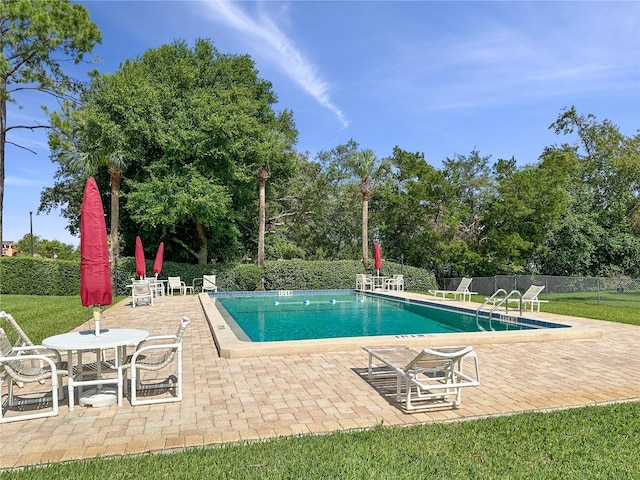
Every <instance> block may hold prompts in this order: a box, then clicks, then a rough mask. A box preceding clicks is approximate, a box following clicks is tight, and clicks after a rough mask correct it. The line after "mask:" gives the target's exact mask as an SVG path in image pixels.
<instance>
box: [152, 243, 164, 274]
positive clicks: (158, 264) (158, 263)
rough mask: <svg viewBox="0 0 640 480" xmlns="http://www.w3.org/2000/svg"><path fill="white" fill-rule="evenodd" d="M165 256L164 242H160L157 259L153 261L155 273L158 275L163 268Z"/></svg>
mask: <svg viewBox="0 0 640 480" xmlns="http://www.w3.org/2000/svg"><path fill="white" fill-rule="evenodd" d="M163 258H164V242H160V245H158V252H157V253H156V261H155V262H154V263H153V273H155V274H156V275H157V274H159V273H160V271H161V270H162V259H163Z"/></svg>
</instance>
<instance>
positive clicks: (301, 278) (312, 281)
mask: <svg viewBox="0 0 640 480" xmlns="http://www.w3.org/2000/svg"><path fill="white" fill-rule="evenodd" d="M358 273H372V272H371V271H368V272H367V271H365V269H364V267H363V266H362V263H361V262H359V261H352V260H337V261H314V262H307V261H301V260H282V261H271V262H266V263H265V288H266V289H267V290H322V289H334V288H335V289H343V288H355V283H356V274H358ZM373 273H375V272H373ZM396 274H403V275H404V281H405V289H407V290H412V291H426V290H428V289H430V288H431V289H435V288H437V283H436V280H435V277H434V276H433V273H431V272H429V271H428V270H423V269H421V268H416V267H409V266H406V265H400V264H397V263H392V262H388V261H387V262H384V264H383V268H382V269H381V271H380V275H383V276H385V277H390V276H392V275H396Z"/></svg>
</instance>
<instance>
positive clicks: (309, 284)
mask: <svg viewBox="0 0 640 480" xmlns="http://www.w3.org/2000/svg"><path fill="white" fill-rule="evenodd" d="M358 273H371V272H370V271H369V272H366V271H365V269H364V267H363V266H362V264H361V263H360V262H358V261H350V260H340V261H314V262H309V261H302V260H279V261H269V262H266V264H265V268H264V269H263V268H261V267H259V266H257V265H253V264H226V265H219V264H213V265H192V264H186V263H175V262H164V263H163V265H162V272H160V275H158V278H161V279H165V278H167V277H169V276H171V277H180V278H181V279H182V280H183V281H184V282H185V283H187V284H188V285H190V284H192V283H193V280H194V279H196V278H201V277H202V275H204V274H215V275H216V282H217V284H218V289H219V290H222V291H252V290H260V289H262V288H264V289H266V290H319V289H348V288H354V287H355V278H356V274H358ZM380 273H381V275H384V276H391V275H394V274H400V273H402V274H404V278H405V288H406V289H407V290H412V291H426V290H428V289H430V288H437V284H436V281H435V278H434V276H433V274H432V273H431V272H429V271H427V270H423V269H420V268H415V267H409V266H406V265H400V264H397V263H392V262H385V263H384V265H383V269H382V270H381V272H380ZM147 275H148V276H152V275H153V262H152V261H148V262H147ZM134 277H135V259H134V258H132V257H125V258H120V259H119V260H118V263H117V265H116V292H115V294H116V295H129V293H130V292H129V289H128V288H127V285H129V284H130V283H131V279H132V278H134ZM0 294H13V295H54V296H65V295H79V294H80V264H79V262H72V261H65V260H51V259H44V258H38V257H28V256H23V257H3V258H1V259H0Z"/></svg>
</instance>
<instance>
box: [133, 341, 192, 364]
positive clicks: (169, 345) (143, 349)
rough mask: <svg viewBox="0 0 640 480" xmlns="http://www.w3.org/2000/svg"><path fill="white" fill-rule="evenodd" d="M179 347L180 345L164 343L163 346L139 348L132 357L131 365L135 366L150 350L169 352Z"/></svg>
mask: <svg viewBox="0 0 640 480" xmlns="http://www.w3.org/2000/svg"><path fill="white" fill-rule="evenodd" d="M178 347H180V343H163V344H161V345H149V346H146V347H142V348H139V349H137V350H136V351H135V352H134V353H133V355H131V364H134V363H135V362H136V360H137V359H138V357H139V356H140V355H142V354H143V353H145V352H148V351H150V350H169V349H172V348H178Z"/></svg>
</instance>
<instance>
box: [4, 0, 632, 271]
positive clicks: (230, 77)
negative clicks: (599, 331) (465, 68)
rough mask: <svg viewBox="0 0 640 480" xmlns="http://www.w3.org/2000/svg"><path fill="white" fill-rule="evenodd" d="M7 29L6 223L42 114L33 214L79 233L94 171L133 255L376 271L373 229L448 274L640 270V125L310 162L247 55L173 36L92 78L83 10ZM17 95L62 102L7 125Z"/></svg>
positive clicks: (66, 0) (35, 14) (47, 4)
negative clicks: (485, 148) (19, 140)
mask: <svg viewBox="0 0 640 480" xmlns="http://www.w3.org/2000/svg"><path fill="white" fill-rule="evenodd" d="M0 26H1V27H2V28H1V34H0V46H1V47H2V52H3V56H2V58H0V119H1V121H0V236H1V232H2V223H1V222H2V197H3V186H4V147H5V145H6V144H7V143H12V142H11V140H8V139H7V133H11V132H13V131H14V130H15V129H20V128H22V129H24V128H27V129H34V128H47V129H49V131H50V135H49V145H50V149H51V157H52V160H53V161H54V162H56V163H57V165H58V170H57V172H56V174H55V178H54V185H53V186H52V187H50V188H46V189H45V190H44V191H43V192H42V196H41V205H40V211H44V212H49V211H51V209H53V208H60V209H61V211H62V214H63V216H64V217H65V218H66V220H67V222H68V227H67V228H68V230H69V231H70V232H71V233H72V234H77V233H78V227H79V215H80V204H81V199H82V192H83V187H84V183H85V179H86V178H87V176H89V175H93V176H95V177H96V179H97V181H98V184H99V185H100V188H101V191H102V193H103V195H104V203H105V206H106V211H107V214H108V217H109V221H108V222H107V225H108V229H109V234H110V246H111V255H112V257H113V259H112V260H115V259H116V258H117V257H118V256H122V255H126V256H130V255H133V250H134V239H135V236H136V235H140V236H141V237H142V238H143V241H144V244H145V245H146V246H147V248H149V249H150V253H151V252H153V251H155V248H156V246H157V245H158V243H159V242H160V241H164V242H165V255H166V257H167V259H169V260H173V261H176V262H188V263H201V264H202V263H209V262H232V261H237V260H241V259H244V260H248V259H251V260H252V261H257V263H258V264H259V265H263V264H264V261H265V259H278V258H304V259H307V260H313V259H357V258H360V259H361V260H362V263H363V264H364V267H368V260H369V258H368V257H369V249H368V246H369V243H370V242H372V241H373V240H374V239H376V240H379V241H381V242H382V245H383V254H384V256H385V257H387V258H393V259H397V260H400V259H402V260H403V261H404V262H405V263H408V264H411V265H415V266H419V267H424V268H429V269H432V270H434V271H435V272H437V273H438V274H440V275H451V276H453V275H462V274H466V275H492V274H513V273H544V274H549V275H595V276H602V275H631V276H639V275H640V206H639V203H640V188H639V185H638V183H639V181H640V132H638V133H636V134H635V135H634V136H632V137H626V136H624V135H622V134H621V133H620V131H619V129H618V127H616V125H615V124H613V123H612V122H611V121H609V120H602V121H600V120H598V119H596V118H595V117H594V116H593V115H591V114H588V115H582V114H579V113H578V112H577V111H576V109H575V108H574V107H571V108H568V109H565V110H563V111H562V112H560V114H559V116H558V118H557V119H556V120H555V121H554V122H553V123H552V124H551V126H550V128H551V129H553V130H554V131H555V132H556V133H557V134H558V135H559V136H562V137H561V138H562V140H565V141H564V142H562V143H559V144H556V145H552V146H549V147H547V148H545V149H544V151H543V152H541V154H540V156H539V159H538V162H537V163H535V164H532V165H518V163H517V159H515V158H511V159H498V160H496V161H494V162H491V157H490V156H485V155H484V154H481V153H480V152H478V151H472V152H470V153H469V154H465V155H461V154H454V155H453V156H452V157H451V158H446V159H444V160H442V162H441V165H442V166H441V168H436V167H434V166H432V165H430V164H429V163H428V162H427V161H426V159H425V158H424V155H423V154H422V153H420V152H407V151H405V150H403V149H402V148H401V147H400V146H398V147H396V148H394V150H393V152H391V154H390V156H388V157H383V158H378V156H377V155H376V152H373V151H371V150H370V149H367V148H360V146H359V145H358V144H357V142H355V141H354V140H351V141H349V142H347V144H345V145H337V146H336V147H334V148H333V149H331V150H330V151H323V152H319V153H317V154H316V155H315V156H314V157H313V158H310V154H309V153H305V152H298V151H296V150H295V145H296V141H297V130H296V127H295V122H294V117H293V112H291V111H289V110H287V109H284V110H282V111H277V110H276V109H275V105H276V103H277V95H276V93H275V92H274V91H273V89H272V85H271V83H270V82H269V81H267V80H265V79H262V78H260V77H259V74H258V71H257V70H256V68H255V65H254V63H253V61H252V60H251V58H250V57H249V56H248V55H228V54H222V53H220V52H219V51H218V50H217V49H216V48H215V46H214V45H213V43H212V42H211V41H210V40H207V39H200V40H197V41H196V42H195V44H194V46H193V47H189V46H188V45H186V44H185V43H184V42H182V41H175V42H173V43H172V44H170V45H162V46H160V47H159V48H154V49H150V50H148V51H147V52H145V53H144V54H143V55H141V56H140V57H139V58H135V59H129V60H125V61H124V62H123V63H122V64H121V65H120V67H119V68H118V70H117V71H116V72H115V73H113V74H100V73H99V72H97V71H95V72H93V73H92V74H91V77H90V82H89V84H88V85H85V84H83V83H81V82H79V81H78V80H77V79H74V78H72V77H70V76H68V75H67V74H65V72H64V70H63V68H62V66H63V61H64V60H65V59H69V60H73V61H74V62H76V63H78V62H81V61H83V58H84V55H85V54H86V53H90V52H91V50H92V48H93V46H94V45H95V44H96V43H99V42H100V41H101V36H100V32H99V30H98V28H97V26H96V25H94V24H93V23H92V22H91V21H90V19H89V16H88V12H87V11H86V9H85V8H84V7H82V6H81V5H76V4H74V5H71V3H70V0H47V1H42V0H10V1H6V2H2V3H0ZM20 92H39V93H44V94H45V95H52V96H53V97H55V98H56V99H58V100H59V101H60V102H62V103H61V105H60V108H59V110H58V111H56V112H53V113H51V115H50V124H49V125H35V126H34V125H9V124H8V123H7V118H6V104H7V102H16V103H17V101H18V98H17V96H16V95H17V94H19V93H20ZM365 147H366V146H365ZM25 238H26V237H25ZM30 240H31V239H30V238H29V241H30ZM39 242H41V240H40V239H38V242H36V243H39ZM38 247H39V246H38ZM42 248H43V253H42V255H51V253H50V252H52V251H53V250H60V253H57V255H60V254H61V253H62V254H66V252H67V250H68V249H67V248H66V246H61V245H53V246H51V245H45V244H44V243H43V245H42ZM63 252H64V253H63Z"/></svg>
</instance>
